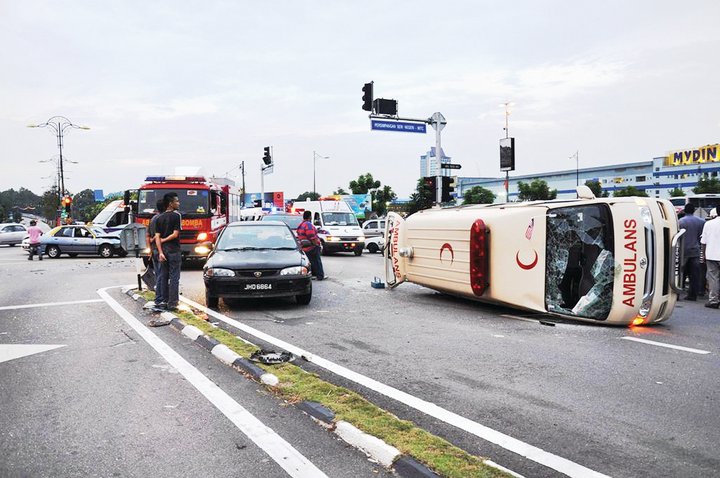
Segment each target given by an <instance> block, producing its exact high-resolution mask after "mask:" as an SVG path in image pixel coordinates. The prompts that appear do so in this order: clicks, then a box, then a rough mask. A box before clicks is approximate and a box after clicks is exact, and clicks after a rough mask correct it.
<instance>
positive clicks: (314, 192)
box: [313, 151, 330, 198]
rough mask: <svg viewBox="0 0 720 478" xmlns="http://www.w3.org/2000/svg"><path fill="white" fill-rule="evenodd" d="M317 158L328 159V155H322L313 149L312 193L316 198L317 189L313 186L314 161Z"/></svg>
mask: <svg viewBox="0 0 720 478" xmlns="http://www.w3.org/2000/svg"><path fill="white" fill-rule="evenodd" d="M317 158H320V159H330V156H322V155H320V154H317V152H315V151H313V195H315V198H317V189H316V188H315V163H316V160H317Z"/></svg>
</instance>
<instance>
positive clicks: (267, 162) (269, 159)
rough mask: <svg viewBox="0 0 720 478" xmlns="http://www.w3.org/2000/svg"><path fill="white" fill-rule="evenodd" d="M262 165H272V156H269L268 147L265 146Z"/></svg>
mask: <svg viewBox="0 0 720 478" xmlns="http://www.w3.org/2000/svg"><path fill="white" fill-rule="evenodd" d="M262 160H263V163H265V166H270V165H271V164H272V155H271V154H270V146H265V154H264V155H263V158H262Z"/></svg>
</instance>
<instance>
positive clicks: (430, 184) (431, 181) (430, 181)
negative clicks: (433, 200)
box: [423, 176, 437, 197]
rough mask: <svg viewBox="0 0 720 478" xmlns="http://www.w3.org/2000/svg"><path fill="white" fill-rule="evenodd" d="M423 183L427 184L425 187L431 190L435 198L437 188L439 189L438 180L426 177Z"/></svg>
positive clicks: (433, 177)
mask: <svg viewBox="0 0 720 478" xmlns="http://www.w3.org/2000/svg"><path fill="white" fill-rule="evenodd" d="M423 181H424V182H425V186H427V187H428V188H430V190H431V191H432V193H433V197H435V188H437V182H436V181H437V178H436V177H435V176H425V177H424V178H423Z"/></svg>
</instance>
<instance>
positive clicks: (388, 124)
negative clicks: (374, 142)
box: [370, 120, 427, 134]
mask: <svg viewBox="0 0 720 478" xmlns="http://www.w3.org/2000/svg"><path fill="white" fill-rule="evenodd" d="M370 129H373V130H378V131H398V132H401V133H423V134H424V133H427V128H426V125H425V124H424V123H406V122H402V121H380V120H370Z"/></svg>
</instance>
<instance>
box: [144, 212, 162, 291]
mask: <svg viewBox="0 0 720 478" xmlns="http://www.w3.org/2000/svg"><path fill="white" fill-rule="evenodd" d="M166 209H167V207H166V205H165V201H164V200H162V199H160V200H158V202H157V203H156V204H155V215H154V216H153V217H152V218H151V219H150V223H149V224H148V228H147V233H146V236H147V238H146V239H147V242H148V244H149V247H150V262H149V263H148V267H152V271H153V273H154V277H155V282H154V283H153V284H152V285H151V284H148V287H152V290H154V291H155V303H156V304H158V303H163V304H166V303H167V297H162V296H160V295H158V293H159V291H158V290H157V289H156V288H155V285H156V284H157V278H158V276H159V275H160V257H159V255H158V248H157V244H156V243H155V232H157V231H156V225H157V219H158V217H160V214H162V213H163V212H164V211H165V210H166Z"/></svg>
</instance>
